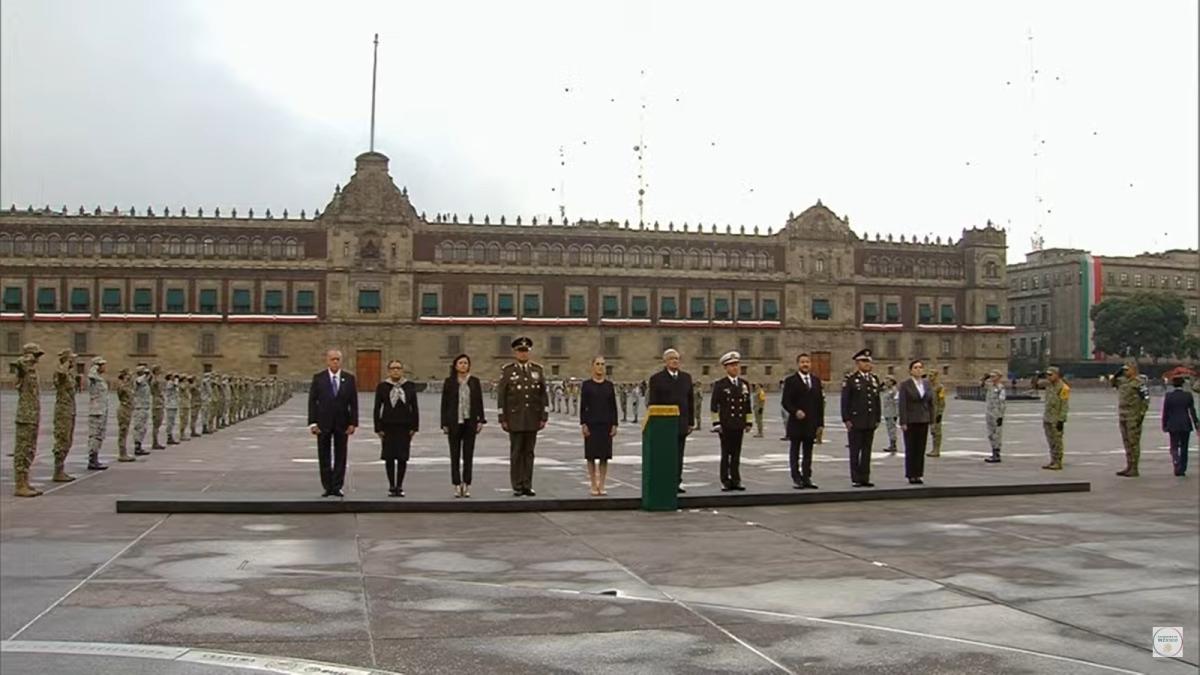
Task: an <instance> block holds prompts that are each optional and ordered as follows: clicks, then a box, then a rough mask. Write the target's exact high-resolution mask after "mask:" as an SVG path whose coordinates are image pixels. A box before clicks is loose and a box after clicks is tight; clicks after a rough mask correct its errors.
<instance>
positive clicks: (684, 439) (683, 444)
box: [676, 434, 724, 486]
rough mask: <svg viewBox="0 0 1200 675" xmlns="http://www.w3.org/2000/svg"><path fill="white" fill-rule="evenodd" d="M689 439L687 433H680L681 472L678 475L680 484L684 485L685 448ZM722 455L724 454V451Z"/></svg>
mask: <svg viewBox="0 0 1200 675" xmlns="http://www.w3.org/2000/svg"><path fill="white" fill-rule="evenodd" d="M687 439H688V437H687V434H680V435H679V473H678V474H676V475H677V476H679V480H678V481H677V484H678V485H680V486H682V485H683V450H684V448H685V447H686V446H687ZM721 455H722V456H724V452H722V453H721Z"/></svg>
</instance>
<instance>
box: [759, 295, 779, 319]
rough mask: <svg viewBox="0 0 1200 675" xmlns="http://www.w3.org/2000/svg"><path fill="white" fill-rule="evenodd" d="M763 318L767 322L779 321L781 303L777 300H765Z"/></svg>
mask: <svg viewBox="0 0 1200 675" xmlns="http://www.w3.org/2000/svg"><path fill="white" fill-rule="evenodd" d="M762 318H763V319H765V320H767V321H777V320H778V319H779V302H778V301H776V300H775V298H764V299H763V301H762Z"/></svg>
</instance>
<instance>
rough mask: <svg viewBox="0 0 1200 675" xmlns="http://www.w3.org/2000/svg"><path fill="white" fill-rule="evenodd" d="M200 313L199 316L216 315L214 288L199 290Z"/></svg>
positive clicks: (215, 291)
mask: <svg viewBox="0 0 1200 675" xmlns="http://www.w3.org/2000/svg"><path fill="white" fill-rule="evenodd" d="M200 313H201V314H216V313H217V289H215V288H202V289H200Z"/></svg>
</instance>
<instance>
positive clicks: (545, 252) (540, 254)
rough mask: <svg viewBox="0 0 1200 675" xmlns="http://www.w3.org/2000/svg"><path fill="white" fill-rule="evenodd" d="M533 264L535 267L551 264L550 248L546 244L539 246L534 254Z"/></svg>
mask: <svg viewBox="0 0 1200 675" xmlns="http://www.w3.org/2000/svg"><path fill="white" fill-rule="evenodd" d="M533 262H534V264H535V265H539V266H541V265H549V264H551V263H550V247H549V246H547V245H546V244H538V247H537V249H536V250H534V252H533Z"/></svg>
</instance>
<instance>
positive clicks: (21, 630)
mask: <svg viewBox="0 0 1200 675" xmlns="http://www.w3.org/2000/svg"><path fill="white" fill-rule="evenodd" d="M170 517H171V515H170V514H167V515H165V516H163V517H162V518H159V519H158V521H157V522H155V523H154V524H153V525H151V526H150V527H148V528H146V531H145V532H143V533H141V534H139V535H138V536H137V538H135V539H134V540H133V541H131V542H129V543H128V544H126V545H125V546H124V548H122V549H121V550H120V551H117V552H116V553H114V554H113V556H112V557H111V558H109V559H108V560H105V561H104V563H103V564H101V565H100V566H99V567H97V568H96V569H94V570H92V573H91V574H89V575H87V576H86V577H84V578H83V580H82V581H80V582H79V583H77V584H75V586H74V587H73V588H71V590H69V591H67V592H66V593H65V594H63V596H62V597H61V598H59V599H57V600H55V601H54V602H53V603H51V605H50V606H49V607H47V608H46V609H43V610H42V611H41V613H40V614H38V615H37V616H35V617H33V618H32V619H30V620H29V623H27V624H25V625H24V626H21V627H20V628H18V629H17V632H15V633H13V634H12V635H10V636H8V639H9V640H15V639H17V638H18V637H19V636H20V635H21V633H24V632H25V631H26V630H28V629H29V627H30V626H32V625H33V624H35V623H37V622H38V621H39V620H41V618H42V617H44V616H46V615H47V614H49V613H50V612H51V611H52V610H54V608H56V607H58V606H59V605H61V604H62V603H63V601H65V600H66V599H67V598H69V597H71V594H72V593H74V592H75V591H77V590H79V589H80V588H83V585H84V584H86V583H87V582H89V581H91V580H92V579H93V578H95V577H96V575H98V574H100V573H101V572H103V571H104V570H106V569H108V566H109V565H111V564H112V562H113V561H114V560H116V559H117V558H120V557H121V556H123V555H125V552H126V551H128V550H129V549H131V548H133V547H134V546H136V545H137V543H138V542H140V541H141V540H143V539H145V538H146V535H148V534H150V533H151V532H153V531H154V530H156V529H157V528H158V526H159V525H162V524H163V523H165V522H167V518H170Z"/></svg>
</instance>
